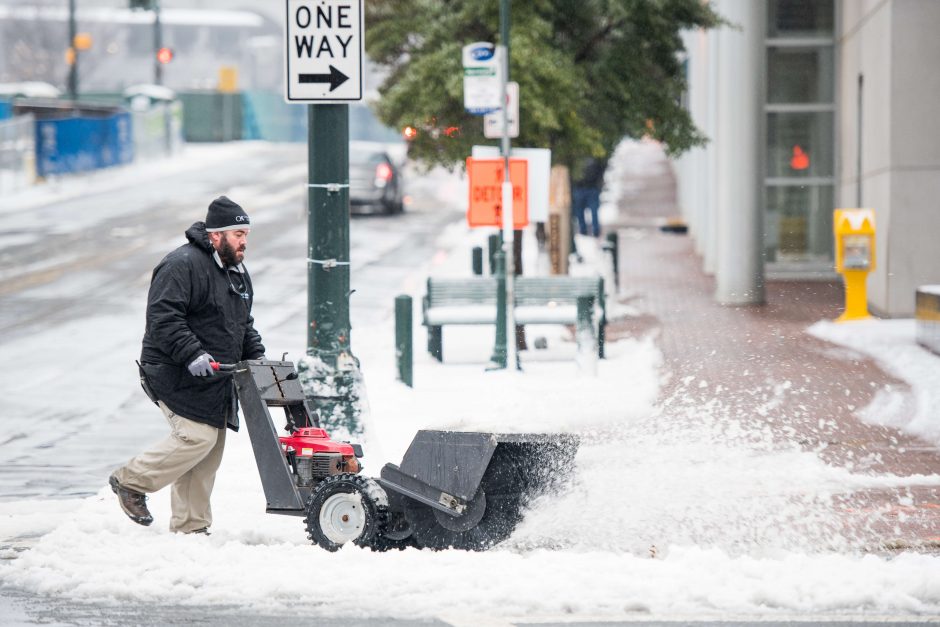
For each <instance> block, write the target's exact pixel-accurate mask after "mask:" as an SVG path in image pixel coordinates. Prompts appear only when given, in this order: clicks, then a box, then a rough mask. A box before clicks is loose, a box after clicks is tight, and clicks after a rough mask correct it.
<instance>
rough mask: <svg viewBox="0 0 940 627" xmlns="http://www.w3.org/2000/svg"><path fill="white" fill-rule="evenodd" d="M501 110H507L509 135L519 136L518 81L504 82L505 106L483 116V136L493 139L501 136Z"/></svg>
mask: <svg viewBox="0 0 940 627" xmlns="http://www.w3.org/2000/svg"><path fill="white" fill-rule="evenodd" d="M503 111H509V120H508V128H509V136H510V137H519V83H517V82H515V81H509V82H508V83H506V106H505V107H503V108H502V109H500V110H499V111H495V112H493V113H487V114H486V115H484V116H483V136H484V137H489V138H490V139H495V138H498V137H502V136H503Z"/></svg>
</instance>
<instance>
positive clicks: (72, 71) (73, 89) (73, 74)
mask: <svg viewBox="0 0 940 627" xmlns="http://www.w3.org/2000/svg"><path fill="white" fill-rule="evenodd" d="M77 31H78V27H77V26H76V24H75V0H69V48H68V49H69V51H70V54H69V60H70V61H71V62H72V63H71V65H69V78H68V92H69V98H71V99H72V100H75V99H76V98H78V50H76V49H75V35H76V33H77Z"/></svg>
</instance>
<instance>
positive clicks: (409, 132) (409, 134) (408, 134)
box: [401, 126, 418, 141]
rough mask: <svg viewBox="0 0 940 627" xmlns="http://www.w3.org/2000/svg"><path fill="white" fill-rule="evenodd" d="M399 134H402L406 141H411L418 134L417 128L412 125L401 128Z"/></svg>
mask: <svg viewBox="0 0 940 627" xmlns="http://www.w3.org/2000/svg"><path fill="white" fill-rule="evenodd" d="M401 134H402V135H403V136H404V138H405V139H406V140H407V141H411V140H412V139H414V138H415V137H417V136H418V129H416V128H415V127H413V126H406V127H405V128H403V129H402V131H401Z"/></svg>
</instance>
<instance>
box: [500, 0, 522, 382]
mask: <svg viewBox="0 0 940 627" xmlns="http://www.w3.org/2000/svg"><path fill="white" fill-rule="evenodd" d="M499 41H500V43H501V44H502V45H501V47H502V54H501V56H502V62H503V71H502V73H501V74H502V76H500V82H501V83H502V84H501V85H500V88H501V90H500V91H501V97H500V103H502V105H503V107H504V108H505V107H506V102H507V101H508V93H507V89H508V88H507V83H508V82H509V0H500V3H499ZM502 151H503V160H504V162H505V172H506V176H505V178H504V179H503V251H504V253H505V255H506V334H507V335H508V336H509V339H508V350H507V361H508V362H509V364H512V366H513V367H515V368H516V370H521V369H522V366H521V364H520V363H519V351H518V347H517V346H516V320H515V318H516V317H515V311H514V309H515V307H514V304H515V299H514V298H513V286H514V283H515V281H514V280H513V279H514V278H515V272H516V268H515V261H516V260H515V255H514V250H515V246H514V239H515V237H514V236H515V231H514V230H513V225H514V222H515V220H514V219H513V203H512V180H511V175H510V174H511V173H510V168H509V156H510V153H511V151H512V150H511V146H510V139H509V114H508V112H506V113H504V115H503V139H502Z"/></svg>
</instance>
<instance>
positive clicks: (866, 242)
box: [832, 209, 875, 322]
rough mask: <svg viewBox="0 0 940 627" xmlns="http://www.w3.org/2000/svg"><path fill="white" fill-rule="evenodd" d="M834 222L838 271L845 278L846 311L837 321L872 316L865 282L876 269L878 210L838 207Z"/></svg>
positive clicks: (834, 214)
mask: <svg viewBox="0 0 940 627" xmlns="http://www.w3.org/2000/svg"><path fill="white" fill-rule="evenodd" d="M832 222H833V230H834V232H835V237H836V271H837V272H840V273H841V274H842V278H843V280H844V281H845V311H843V312H842V315H841V316H839V317H838V318H836V322H847V321H850V320H866V319H869V318H871V314H869V313H868V290H867V286H866V281H867V280H868V273H869V272H871V271H872V270H874V269H875V211H874V210H873V209H836V210H835V212H834V213H833V220H832Z"/></svg>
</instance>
